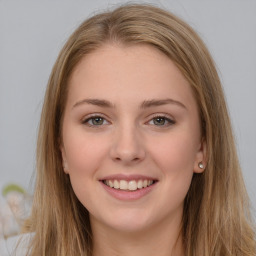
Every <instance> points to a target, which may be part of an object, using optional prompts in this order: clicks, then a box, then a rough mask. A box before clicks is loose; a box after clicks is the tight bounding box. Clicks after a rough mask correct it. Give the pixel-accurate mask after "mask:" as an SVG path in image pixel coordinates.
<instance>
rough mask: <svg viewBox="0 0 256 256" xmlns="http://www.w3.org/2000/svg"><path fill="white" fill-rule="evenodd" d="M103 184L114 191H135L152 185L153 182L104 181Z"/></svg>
mask: <svg viewBox="0 0 256 256" xmlns="http://www.w3.org/2000/svg"><path fill="white" fill-rule="evenodd" d="M104 184H106V185H107V186H109V187H111V188H115V189H121V190H137V189H142V188H146V187H148V186H150V185H152V184H153V180H138V181H137V180H130V181H126V180H104Z"/></svg>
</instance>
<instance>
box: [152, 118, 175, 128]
mask: <svg viewBox="0 0 256 256" xmlns="http://www.w3.org/2000/svg"><path fill="white" fill-rule="evenodd" d="M148 123H149V124H150V125H155V126H169V125H172V124H175V121H173V120H172V119H170V118H169V117H166V116H155V117H154V118H152V119H151V120H150V121H149V122H148Z"/></svg>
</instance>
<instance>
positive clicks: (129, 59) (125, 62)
mask: <svg viewBox="0 0 256 256" xmlns="http://www.w3.org/2000/svg"><path fill="white" fill-rule="evenodd" d="M69 87H70V88H69V98H70V100H72V101H75V100H77V99H78V98H82V97H93V98H98V97H100V98H102V97H107V98H109V99H110V100H117V101H118V100H121V99H123V98H124V97H125V98H126V99H128V98H129V97H130V98H132V99H133V100H136V99H138V100H142V98H143V97H144V98H149V99H151V98H163V97H165V98H166V97H167V96H168V97H174V98H176V99H177V100H183V101H186V102H190V103H192V102H193V101H194V97H193V93H192V89H191V86H190V85H189V83H188V81H187V80H186V79H185V77H184V76H183V75H182V73H181V72H180V70H179V69H178V68H177V67H176V65H175V64H174V63H173V62H172V61H171V59H170V58H168V57H167V56H166V55H165V54H164V53H162V52H160V51H159V50H157V49H156V48H154V47H153V46H149V45H132V46H123V45H111V44H107V45H104V46H102V47H101V48H99V49H97V50H96V51H94V52H92V53H90V54H88V55H86V56H84V58H83V59H82V60H81V61H80V63H79V64H78V65H77V66H76V67H75V69H74V71H73V73H72V75H71V78H70V82H69ZM194 103H195V102H194Z"/></svg>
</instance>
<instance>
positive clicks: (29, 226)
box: [25, 4, 256, 256]
mask: <svg viewBox="0 0 256 256" xmlns="http://www.w3.org/2000/svg"><path fill="white" fill-rule="evenodd" d="M106 43H114V44H124V45H126V44H127V45H131V44H147V45H151V46H153V47H155V48H157V49H158V50H160V51H161V52H163V53H164V54H166V55H167V56H168V57H169V58H170V59H171V60H172V61H173V62H174V63H175V64H176V65H177V67H178V68H179V69H180V71H181V72H182V74H183V75H184V76H185V77H186V79H187V80H188V81H189V83H190V85H191V87H192V89H193V92H194V96H195V98H196V101H197V104H198V108H199V110H200V115H201V127H202V133H203V136H204V140H205V141H206V144H207V166H206V168H205V171H204V172H203V173H201V174H194V176H193V179H192V183H191V186H190V189H189V192H188V194H187V196H186V198H185V202H184V211H183V223H182V224H183V230H182V236H183V243H184V248H185V255H186V256H198V255H204V256H219V255H221V256H255V255H256V243H255V229H254V226H253V222H252V218H251V216H250V205H249V198H248V195H247V192H246V189H245V185H244V181H243V178H242V174H241V170H240V166H239V161H238V157H237V153H236V148H235V143H234V137H233V134H232V129H231V124H230V119H229V116H228V111H227V107H226V103H225V98H224V95H223V90H222V86H221V83H220V80H219V77H218V74H217V71H216V68H215V64H214V62H213V60H212V58H211V56H210V54H209V52H208V50H207V48H206V47H205V45H204V43H203V42H202V41H201V39H200V38H199V37H198V35H197V34H196V33H195V32H194V30H193V29H192V28H191V27H190V26H189V25H187V24H186V23H185V22H183V21H182V20H180V19H179V18H178V17H176V16H174V15H173V14H171V13H169V12H167V11H164V10H162V9H159V8H157V7H154V6H151V5H144V4H143V5H141V4H131V5H124V6H121V7H118V8H117V9H114V10H113V11H109V12H104V13H101V14H98V15H95V16H93V17H91V18H89V19H88V20H86V21H85V22H83V23H82V24H81V25H80V26H79V27H78V28H77V30H76V31H75V32H74V33H73V34H72V35H71V36H70V38H69V39H68V41H67V42H66V44H65V45H64V47H63V49H62V50H61V52H60V54H59V56H58V59H57V61H56V63H55V65H54V67H53V70H52V73H51V75H50V79H49V82H48V87H47V91H46V95H45V101H44V105H43V110H42V115H41V122H40V128H39V135H38V145H37V174H36V185H35V193H34V201H33V209H32V215H31V218H30V219H29V220H28V221H27V223H26V228H25V229H26V231H28V232H34V233H35V235H34V239H33V241H32V243H31V246H30V250H29V252H28V255H31V256H38V255H41V256H56V255H61V256H65V255H66V256H77V255H88V256H91V255H92V247H93V246H92V244H93V237H92V232H91V228H90V221H89V214H88V211H87V210H86V209H85V208H84V207H83V205H82V204H81V203H80V202H79V201H78V199H77V198H76V196H75V194H74V192H73V189H72V187H71V184H70V180H69V177H68V175H66V174H65V173H64V172H63V167H62V160H61V153H60V143H61V139H62V121H63V112H64V108H65V102H66V98H67V93H68V81H69V77H70V75H71V73H72V71H73V69H74V67H75V66H76V65H77V64H78V63H79V61H80V60H81V59H82V58H83V57H84V56H86V54H88V53H90V52H92V51H94V50H96V49H98V48H99V47H101V45H103V44H106Z"/></svg>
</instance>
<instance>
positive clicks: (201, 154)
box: [194, 139, 207, 173]
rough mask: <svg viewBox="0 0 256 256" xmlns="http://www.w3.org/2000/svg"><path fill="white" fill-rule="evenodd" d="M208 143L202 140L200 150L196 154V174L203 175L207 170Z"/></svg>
mask: <svg viewBox="0 0 256 256" xmlns="http://www.w3.org/2000/svg"><path fill="white" fill-rule="evenodd" d="M206 146H207V145H206V141H205V139H202V141H201V143H200V147H199V150H198V152H197V154H196V160H195V163H194V172H195V173H202V172H204V170H205V167H206V164H207V160H206V155H207V150H206Z"/></svg>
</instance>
